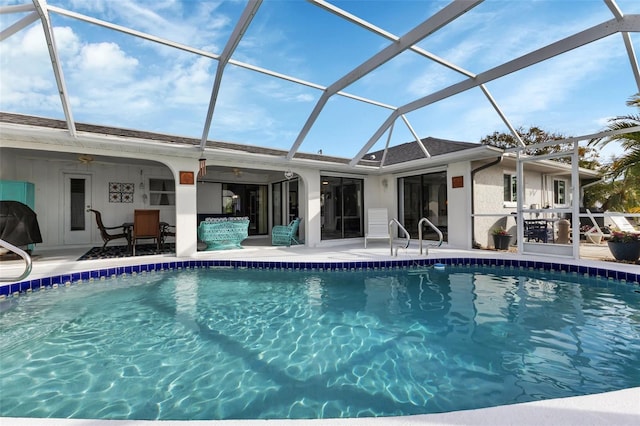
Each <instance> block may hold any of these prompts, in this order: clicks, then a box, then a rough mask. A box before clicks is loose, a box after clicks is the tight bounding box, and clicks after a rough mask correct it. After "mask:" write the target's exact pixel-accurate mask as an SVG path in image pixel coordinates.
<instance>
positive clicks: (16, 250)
mask: <svg viewBox="0 0 640 426" xmlns="http://www.w3.org/2000/svg"><path fill="white" fill-rule="evenodd" d="M0 246H2V247H4V248H6V249H8V250H11V251H12V252H14V253H16V254H17V255H19V256H20V257H22V258H23V259H24V261H25V269H24V272H23V273H22V275H20V276H18V277H16V278H11V277H9V278H4V277H0V282H12V281H20V280H22V279H24V278H27V277H28V276H29V274H30V273H31V268H32V267H33V265H32V264H31V256H30V255H29V253H27V252H26V251H24V250H22V249H21V248H18V247H16V246H14V245H13V244H11V243H9V242H7V241H5V240H2V239H0Z"/></svg>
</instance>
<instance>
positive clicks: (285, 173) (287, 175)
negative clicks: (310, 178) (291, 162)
mask: <svg viewBox="0 0 640 426" xmlns="http://www.w3.org/2000/svg"><path fill="white" fill-rule="evenodd" d="M284 177H286V178H287V180H289V179H291V178H292V177H293V172H292V171H291V170H287V171H286V172H284Z"/></svg>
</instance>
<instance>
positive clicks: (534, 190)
mask: <svg viewBox="0 0 640 426" xmlns="http://www.w3.org/2000/svg"><path fill="white" fill-rule="evenodd" d="M505 174H511V175H515V174H516V169H515V167H510V166H506V167H505V166H504V165H502V164H498V165H495V166H492V167H489V168H488V169H485V170H482V171H480V172H478V173H476V174H475V183H474V200H473V203H474V212H475V213H476V214H492V215H494V216H491V217H489V216H485V217H483V216H480V217H476V218H475V221H474V223H475V226H474V239H475V241H476V242H477V243H479V244H480V245H482V246H483V247H493V236H492V233H491V231H492V230H493V229H494V228H497V227H503V228H505V229H506V230H507V231H508V232H509V233H510V234H511V235H512V236H513V237H512V241H511V242H512V243H514V242H515V241H516V234H517V232H516V220H515V215H513V214H512V213H516V212H517V205H516V203H515V202H513V203H509V202H505V201H504V183H503V182H504V181H503V176H504V175H505ZM524 184H525V187H526V190H525V193H524V197H525V198H524V202H523V205H524V206H525V207H527V208H528V207H529V206H530V205H532V204H539V205H541V206H543V205H544V201H545V200H546V199H547V198H548V197H545V196H544V194H543V190H542V189H543V176H542V174H541V173H540V172H535V171H528V170H526V169H525V171H524Z"/></svg>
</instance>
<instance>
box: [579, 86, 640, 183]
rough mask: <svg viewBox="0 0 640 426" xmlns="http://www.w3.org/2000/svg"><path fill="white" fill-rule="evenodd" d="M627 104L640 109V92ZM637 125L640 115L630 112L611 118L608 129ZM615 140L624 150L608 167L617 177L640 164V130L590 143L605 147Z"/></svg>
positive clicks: (639, 123)
mask: <svg viewBox="0 0 640 426" xmlns="http://www.w3.org/2000/svg"><path fill="white" fill-rule="evenodd" d="M627 105H628V106H631V107H636V108H638V110H640V93H636V94H635V95H633V96H632V97H631V98H630V99H629V100H628V101H627ZM636 126H640V115H638V114H629V115H623V116H619V117H614V118H611V119H610V120H609V124H608V125H607V128H606V130H623V129H629V128H631V127H636ZM614 141H615V142H618V143H620V146H621V147H622V149H623V151H624V153H623V155H622V156H620V157H617V158H615V159H614V160H613V161H612V163H611V164H610V165H609V167H608V172H609V175H610V176H612V177H614V178H615V177H618V176H620V175H621V174H623V173H625V172H626V170H627V169H628V168H632V167H637V166H638V165H640V132H630V133H623V134H618V135H614V136H607V137H604V138H597V139H593V140H591V141H590V142H589V145H591V146H598V147H603V146H605V145H607V144H609V143H611V142H614Z"/></svg>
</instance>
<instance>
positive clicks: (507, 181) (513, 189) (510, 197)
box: [503, 174, 518, 202]
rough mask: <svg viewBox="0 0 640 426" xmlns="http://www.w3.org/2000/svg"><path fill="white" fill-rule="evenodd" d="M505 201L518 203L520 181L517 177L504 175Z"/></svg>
mask: <svg viewBox="0 0 640 426" xmlns="http://www.w3.org/2000/svg"><path fill="white" fill-rule="evenodd" d="M503 186H504V201H507V202H510V201H511V202H516V201H518V195H517V194H518V181H517V179H516V175H511V174H505V175H504V185H503Z"/></svg>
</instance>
